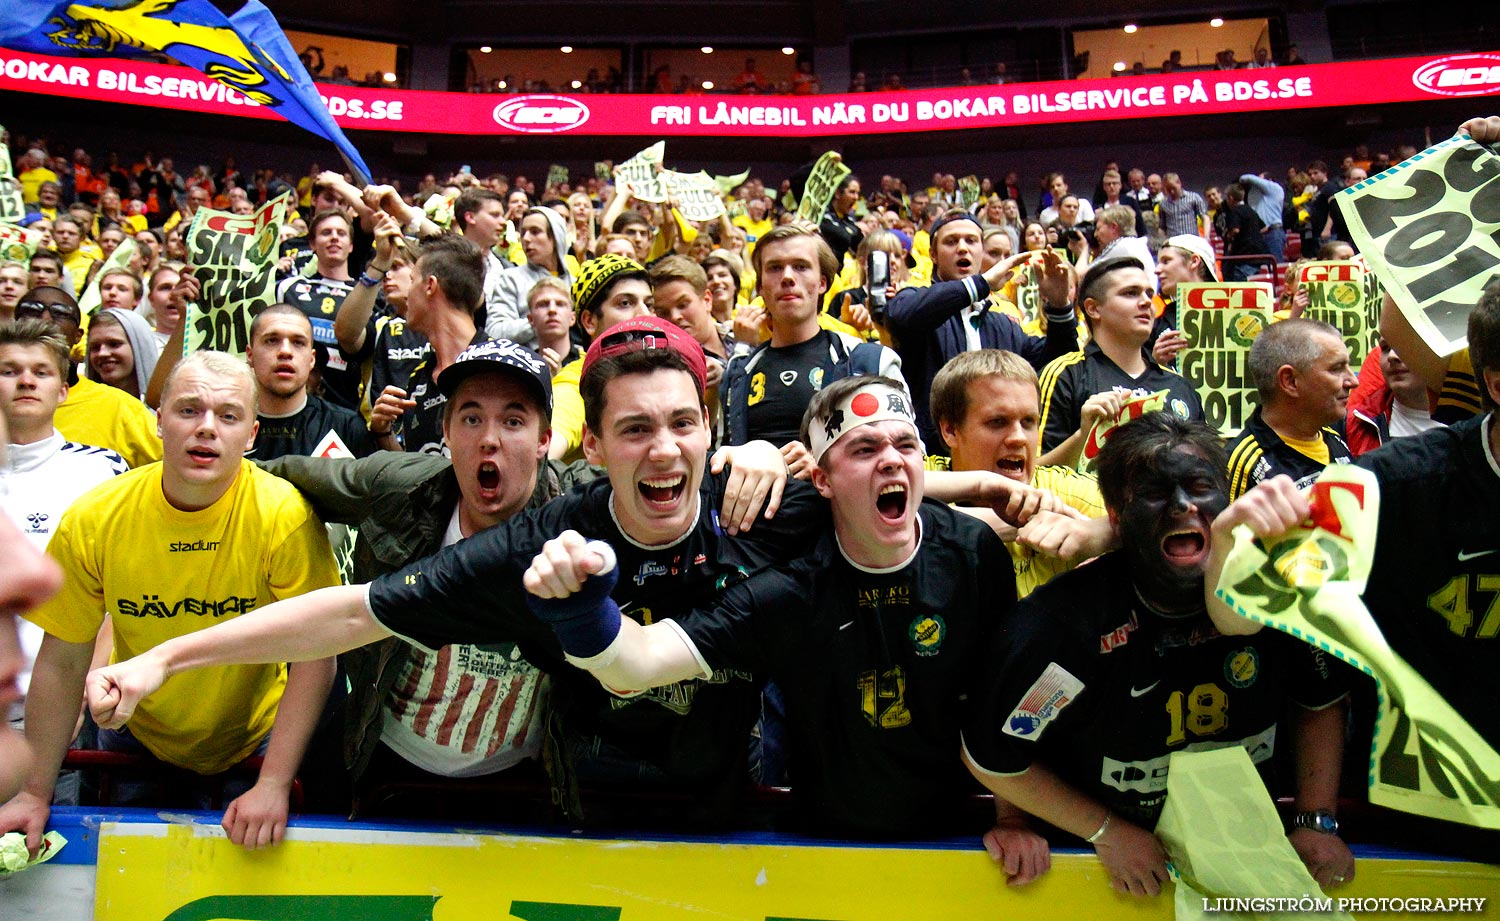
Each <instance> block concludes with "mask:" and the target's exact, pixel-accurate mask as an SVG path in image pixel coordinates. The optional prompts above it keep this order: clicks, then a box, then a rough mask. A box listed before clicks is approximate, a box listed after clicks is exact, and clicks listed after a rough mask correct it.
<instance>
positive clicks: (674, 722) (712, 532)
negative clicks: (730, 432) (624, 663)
mask: <svg viewBox="0 0 1500 921" xmlns="http://www.w3.org/2000/svg"><path fill="white" fill-rule="evenodd" d="M476 348H477V347H476ZM451 367H452V368H461V367H463V365H462V364H460V363H455V364H454V365H452V366H451ZM448 373H450V372H447V371H445V372H444V375H445V377H444V380H446V375H447V374H448ZM705 376H706V374H705V365H704V358H703V350H702V348H701V347H700V346H699V345H698V343H697V341H696V340H694V339H693V338H692V337H691V336H690V335H688V334H687V333H686V332H684V331H683V330H682V329H679V328H678V327H676V326H674V325H673V324H671V323H668V322H666V321H664V320H660V319H657V318H655V317H640V318H636V319H631V320H626V321H624V322H621V323H619V324H616V325H615V326H613V327H611V328H610V329H609V330H607V331H606V332H605V333H603V334H602V335H600V336H599V337H598V338H597V339H595V341H594V343H593V344H592V346H591V347H590V348H589V351H588V353H587V354H586V356H585V359H584V371H583V377H582V381H581V387H582V393H583V401H584V407H585V413H586V416H587V422H586V427H585V431H584V442H583V445H584V451H585V453H586V454H587V455H588V458H589V460H590V461H591V462H593V463H596V464H601V465H603V466H604V467H605V468H606V472H607V473H608V477H607V478H600V479H597V480H595V481H593V482H592V483H589V484H588V485H586V486H583V487H580V488H578V489H575V490H573V491H572V492H569V493H567V494H565V495H563V496H561V497H559V498H557V499H554V500H553V501H551V502H549V503H547V504H546V505H545V506H543V507H541V508H539V509H532V510H529V511H525V512H522V513H520V514H517V515H515V516H513V517H511V518H509V519H508V520H506V521H503V522H500V523H498V524H496V525H495V526H494V527H490V528H487V529H485V530H482V531H479V532H477V533H475V534H473V535H472V536H470V537H469V538H468V539H467V540H464V541H462V542H460V543H457V544H455V545H453V546H450V547H446V548H444V549H443V550H441V551H440V552H438V553H436V554H435V555H433V556H429V557H426V558H424V559H420V560H416V561H413V562H410V563H409V564H408V565H407V566H405V567H404V568H401V569H396V570H395V571H393V572H390V573H387V574H385V575H382V576H379V577H378V578H376V579H374V580H373V581H372V582H370V583H369V585H367V586H366V585H354V586H344V587H341V588H340V589H338V590H334V591H326V592H317V593H314V594H312V595H308V596H306V597H305V598H303V599H301V603H299V604H296V605H268V606H266V607H264V608H260V609H257V610H256V611H255V612H253V615H252V616H249V617H246V618H243V619H245V620H253V621H254V623H253V624H248V625H247V626H244V627H240V628H239V629H238V630H234V631H227V632H226V631H220V630H218V629H217V628H209V629H207V630H204V631H201V632H200V633H199V634H195V636H200V637H202V638H201V639H198V640H190V641H186V642H183V643H178V644H175V645H174V644H170V643H169V644H163V645H162V646H158V647H156V648H155V649H153V650H152V654H151V655H150V656H148V657H138V658H136V659H132V660H129V661H127V662H122V663H118V664H117V665H116V666H113V667H111V668H110V669H109V670H107V671H105V672H100V673H96V674H95V675H94V676H93V677H92V678H91V679H90V686H91V687H93V688H94V691H93V698H92V704H91V705H92V706H94V707H95V708H96V709H95V712H96V714H97V718H99V719H101V720H103V721H104V723H105V724H107V725H111V726H116V725H120V724H121V723H123V722H124V721H125V720H127V719H129V717H130V714H131V711H133V710H134V707H135V704H136V703H137V702H138V701H139V700H140V698H141V697H142V696H145V695H149V694H150V693H151V692H152V691H154V690H155V688H156V687H159V686H160V685H161V683H162V682H163V681H165V680H166V677H167V676H168V675H171V674H174V673H176V672H177V671H179V670H181V669H183V668H195V667H199V666H203V665H207V664H209V663H211V662H221V661H230V660H232V661H237V662H243V661H266V662H289V661H300V660H303V659H306V658H311V657H316V656H317V655H319V654H321V655H329V654H332V651H344V650H348V649H350V648H353V647H356V646H362V645H365V644H367V643H371V642H376V641H379V640H382V639H385V638H387V637H390V636H396V637H399V638H402V639H405V640H406V641H407V642H409V643H411V644H413V645H415V646H418V647H419V648H424V649H432V650H437V649H440V648H441V647H443V646H447V645H453V644H461V643H468V644H474V645H491V644H497V643H506V642H512V643H515V644H516V646H517V647H518V648H519V649H520V651H521V653H522V655H523V656H524V657H525V658H526V660H527V661H529V662H531V663H533V664H534V665H536V666H537V667H539V668H541V669H542V670H543V671H546V672H549V673H550V674H552V676H553V688H554V690H553V698H552V699H553V707H554V717H553V718H554V720H555V726H556V727H557V733H558V738H557V741H558V744H559V749H558V751H557V759H554V763H555V764H556V771H555V773H554V777H553V781H554V783H555V784H557V786H558V787H559V789H558V791H557V792H558V794H559V796H560V798H559V802H561V803H563V805H564V807H565V808H566V809H567V810H568V813H569V815H570V816H571V817H572V818H574V819H579V818H582V814H581V808H580V806H581V804H582V803H589V804H590V810H591V812H597V809H596V808H595V807H594V806H593V803H592V801H591V800H590V799H588V798H583V797H580V795H579V793H578V789H577V787H576V786H575V783H576V784H578V785H580V786H584V787H599V786H609V785H613V786H624V787H628V788H631V789H637V788H640V787H642V786H645V787H650V786H653V785H654V786H658V787H665V788H667V789H671V790H673V791H676V792H680V793H684V794H687V795H688V796H689V797H690V799H691V800H692V801H693V802H694V803H696V804H698V807H699V808H697V809H696V810H695V813H694V815H693V816H689V817H688V818H689V820H691V819H692V818H694V817H696V818H698V819H714V820H722V818H723V816H724V814H725V811H726V810H727V809H728V808H729V806H730V805H731V804H732V803H733V802H735V801H736V799H737V797H738V794H740V793H741V792H742V791H743V790H744V789H745V784H746V770H747V765H746V752H747V744H746V742H747V739H748V738H749V734H750V727H751V724H752V723H753V722H754V720H755V718H756V717H757V716H758V714H759V712H760V693H759V688H758V686H757V685H756V684H755V683H754V682H753V681H751V680H750V675H749V674H748V673H738V674H728V673H726V674H725V675H722V676H715V677H714V680H710V681H699V680H689V681H684V682H679V683H678V684H675V685H671V686H668V687H665V688H661V689H658V690H653V691H651V692H649V693H647V694H644V695H642V696H640V697H638V698H634V699H632V700H630V701H620V700H616V699H614V698H611V697H610V696H609V695H607V694H606V693H605V692H604V691H603V689H602V688H600V687H599V685H598V683H597V682H595V681H594V680H593V679H592V678H589V677H588V676H586V675H583V673H581V672H578V671H576V670H574V669H570V668H567V667H565V666H564V665H563V662H562V658H561V651H560V649H559V648H558V645H557V641H556V639H555V638H554V637H553V635H552V632H551V630H550V629H549V628H548V627H547V626H546V625H545V624H542V623H541V622H539V621H537V620H536V619H535V617H533V616H532V615H531V614H530V613H529V612H528V610H527V605H526V601H525V598H526V595H525V592H524V589H523V588H522V586H521V574H522V573H523V572H524V571H525V569H526V566H527V565H528V564H529V563H530V562H531V559H532V558H533V557H534V556H536V554H537V553H539V552H540V551H541V548H542V544H543V543H544V542H545V541H546V540H547V539H548V538H551V537H553V536H554V535H556V534H559V533H561V532H562V531H564V530H568V529H574V530H576V531H578V532H580V533H582V534H585V535H587V536H589V537H595V538H598V539H601V540H606V541H608V542H609V543H611V544H612V545H614V546H616V547H619V548H620V565H621V567H622V572H623V573H624V574H625V576H626V578H622V579H621V580H620V583H619V588H620V590H619V591H618V592H617V593H616V601H617V602H618V604H619V607H620V609H621V610H622V611H624V612H625V613H626V615H627V616H631V617H634V618H636V619H638V620H640V621H641V622H649V621H651V620H653V619H655V618H661V617H672V616H677V617H679V618H680V617H681V616H683V615H685V614H686V613H687V611H688V610H690V609H691V607H692V606H693V605H694V604H695V603H701V599H705V598H711V597H713V596H714V595H715V594H716V593H717V592H718V591H719V590H721V589H722V588H723V587H724V586H726V585H729V584H733V583H735V582H737V581H740V580H742V579H743V578H744V574H745V573H748V572H754V571H758V570H760V569H763V568H766V567H768V566H772V565H776V564H780V563H783V562H785V561H787V560H790V559H796V558H798V557H800V556H802V555H803V554H804V553H805V552H806V551H807V550H809V549H810V548H811V540H812V538H813V537H814V536H815V535H816V534H817V533H818V532H819V531H820V530H821V529H820V528H819V526H818V525H819V523H820V522H822V521H823V520H824V519H825V518H826V515H827V509H826V506H825V505H823V504H822V503H821V502H820V501H819V500H818V499H817V497H816V494H815V492H814V490H813V489H812V488H810V487H806V486H803V485H801V484H791V485H789V486H787V487H786V492H785V495H784V496H783V495H782V492H781V490H782V486H783V484H784V481H785V465H784V464H783V462H782V460H781V453H780V452H779V451H778V450H777V449H776V448H775V447H774V446H772V445H770V444H767V443H764V442H760V443H758V444H754V445H742V446H738V447H736V448H733V449H731V450H732V451H733V452H734V455H733V459H732V460H730V461H729V463H730V464H732V465H733V466H734V467H735V468H736V471H735V472H733V473H731V472H728V471H724V469H723V468H724V456H723V455H717V456H716V458H715V460H716V465H715V470H716V472H713V473H710V474H708V475H707V476H705V472H706V471H705V467H707V466H708V464H709V458H708V448H709V427H708V416H707V412H706V410H705V409H704V405H703V384H704V378H705ZM752 470H759V471H761V472H762V473H764V472H765V471H767V470H774V471H775V474H776V476H774V477H768V476H758V477H750V476H746V475H745V474H746V473H747V472H748V471H752ZM768 494H769V495H770V496H771V498H770V500H769V501H768V502H767V501H765V500H766V497H767V495H768ZM726 497H732V498H730V499H729V502H728V504H727V505H726ZM778 503H779V506H780V508H779V510H777V511H776V516H775V518H774V519H771V520H755V517H756V515H757V510H758V509H759V508H760V507H761V505H762V504H765V505H766V506H767V510H768V511H771V510H775V508H776V506H777V504H778ZM721 510H723V511H724V515H725V517H724V518H722V519H721V517H720V514H721ZM750 521H754V525H755V526H754V528H753V530H749V531H746V530H743V529H744V528H745V527H746V525H747V524H748V523H749V522H750ZM237 619H238V618H237Z"/></svg>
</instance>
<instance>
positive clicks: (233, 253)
mask: <svg viewBox="0 0 1500 921" xmlns="http://www.w3.org/2000/svg"><path fill="white" fill-rule="evenodd" d="M291 210H292V197H291V195H290V194H285V195H281V196H278V197H277V198H274V199H272V200H271V201H268V202H266V203H265V204H264V205H261V206H260V207H259V208H257V209H256V210H255V213H254V214H247V215H238V214H230V213H228V212H226V211H211V210H209V209H208V208H199V209H198V213H197V214H195V215H193V224H192V226H191V227H190V228H189V229H188V236H187V246H188V263H189V264H190V265H192V266H194V274H195V275H196V276H197V278H198V281H199V283H200V284H201V286H202V288H201V294H200V295H199V297H198V303H197V304H195V305H192V307H193V309H192V310H191V311H189V315H188V317H187V318H186V320H185V322H186V323H187V326H186V328H185V336H184V341H183V350H184V351H185V352H194V351H198V350H199V349H217V350H218V351H221V352H229V353H230V354H232V355H244V354H245V347H246V346H247V345H248V344H249V342H250V321H251V320H252V319H254V317H255V315H256V314H257V313H259V312H260V311H262V310H264V309H265V308H266V307H267V306H268V305H270V304H271V303H272V302H274V301H275V299H276V252H277V249H278V246H279V244H280V242H281V225H282V224H284V223H286V221H287V219H288V217H289V215H290V213H291Z"/></svg>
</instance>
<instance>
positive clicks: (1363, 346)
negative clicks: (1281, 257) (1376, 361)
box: [1297, 262, 1380, 369]
mask: <svg viewBox="0 0 1500 921" xmlns="http://www.w3.org/2000/svg"><path fill="white" fill-rule="evenodd" d="M1297 284H1298V286H1299V287H1300V288H1302V289H1304V290H1306V291H1307V309H1306V310H1305V311H1303V313H1302V315H1303V316H1304V317H1306V318H1307V319H1309V320H1317V321H1318V322H1320V323H1327V324H1328V325H1329V326H1332V327H1333V328H1334V329H1336V330H1338V331H1339V336H1340V337H1341V338H1342V339H1343V340H1344V348H1345V349H1346V350H1347V351H1348V353H1349V363H1350V364H1351V365H1353V366H1354V368H1356V369H1358V368H1359V366H1360V365H1361V364H1363V363H1364V360H1365V356H1366V355H1368V354H1370V349H1372V348H1374V347H1375V344H1376V341H1377V340H1378V339H1379V338H1380V334H1379V332H1378V331H1377V326H1376V325H1375V324H1372V323H1371V322H1370V316H1369V313H1368V311H1367V309H1366V304H1367V302H1366V300H1365V268H1364V266H1363V265H1362V264H1360V263H1358V262H1307V263H1303V265H1302V268H1301V269H1300V270H1299V271H1298V273H1297ZM1376 321H1377V323H1378V321H1379V314H1376Z"/></svg>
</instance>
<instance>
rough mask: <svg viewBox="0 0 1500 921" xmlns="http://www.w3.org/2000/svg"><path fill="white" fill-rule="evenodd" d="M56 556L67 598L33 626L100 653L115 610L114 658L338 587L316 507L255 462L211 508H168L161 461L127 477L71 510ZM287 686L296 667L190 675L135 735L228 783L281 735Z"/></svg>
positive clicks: (163, 695) (169, 687) (168, 689)
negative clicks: (272, 735)
mask: <svg viewBox="0 0 1500 921" xmlns="http://www.w3.org/2000/svg"><path fill="white" fill-rule="evenodd" d="M47 553H48V554H49V555H51V556H52V557H54V558H55V559H56V560H57V561H58V563H59V564H61V565H62V568H63V574H64V577H65V578H64V579H63V588H62V591H61V592H59V593H58V594H57V596H56V597H55V598H53V599H52V600H51V601H49V602H47V603H46V604H44V605H42V606H41V607H39V608H37V609H36V610H35V611H33V612H32V613H31V614H29V615H27V619H29V620H31V621H32V622H33V623H35V624H36V625H37V626H39V627H41V628H42V629H43V630H46V631H47V632H48V633H51V634H52V635H54V636H56V637H58V638H59V639H62V640H65V641H67V642H70V643H87V642H90V641H92V640H93V638H94V637H95V635H96V634H98V632H99V627H100V624H102V623H103V620H104V615H105V614H106V613H108V614H109V615H110V617H111V619H112V621H113V624H114V651H113V653H112V655H111V659H112V661H120V660H123V659H128V658H131V657H133V656H137V655H140V654H141V653H143V652H145V651H147V650H148V649H151V648H153V647H155V646H157V645H159V644H161V643H163V642H165V641H166V640H169V639H172V638H173V637H177V636H182V635H184V634H187V633H192V632H194V631H197V630H202V629H204V628H205V627H210V626H213V625H214V624H216V623H219V622H221V621H224V620H228V619H230V618H232V617H236V616H238V615H240V614H243V613H245V612H248V611H252V610H254V609H255V608H258V607H261V606H262V605H267V604H270V603H271V602H273V601H277V600H279V599H282V598H290V597H292V596H294V595H300V594H303V593H304V592H310V591H312V590H314V589H318V588H324V587H326V586H329V585H337V584H338V582H339V575H338V570H337V569H336V568H335V567H334V563H333V553H332V551H331V550H330V549H329V546H328V537H327V534H326V532H325V531H324V530H323V523H322V522H321V521H319V520H318V517H317V515H315V514H313V510H312V507H311V506H309V505H308V504H307V501H306V500H305V499H303V498H302V496H301V494H299V493H298V492H297V490H296V489H295V488H294V487H293V486H292V485H291V484H290V483H287V482H286V481H285V480H281V479H278V478H277V477H274V476H272V475H271V474H269V473H266V472H264V471H262V470H260V469H259V468H257V467H256V466H255V465H254V464H252V463H250V462H249V461H241V463H240V471H239V475H238V476H237V477H236V478H235V482H234V485H233V486H231V487H230V488H229V491H228V492H226V493H225V494H224V495H223V496H222V497H221V498H220V499H219V501H218V502H215V503H214V504H213V505H211V506H209V507H208V508H206V509H203V510H202V511H198V512H183V511H179V510H178V509H175V508H173V507H172V506H171V505H170V504H169V503H168V502H167V500H166V497H165V496H164V495H163V494H162V467H161V465H160V464H153V465H151V466H147V467H143V468H141V469H139V470H132V471H131V472H129V473H126V474H123V475H122V476H118V477H115V478H114V479H112V480H110V481H108V482H106V483H103V484H101V485H99V486H97V487H95V488H94V489H92V490H90V491H89V492H87V493H85V494H84V495H83V496H81V497H80V498H79V499H78V501H77V502H75V503H74V504H73V505H72V506H71V507H70V508H69V509H68V511H67V512H66V513H64V514H63V518H62V522H61V523H60V524H59V525H58V529H57V533H56V534H54V535H53V537H52V542H51V543H50V544H48V545H47ZM285 686H286V666H285V665H233V666H222V667H217V668H202V669H196V670H194V671H190V672H184V673H182V674H180V675H177V676H176V677H174V678H173V679H172V681H170V682H169V683H168V684H166V685H165V686H163V687H162V689H161V690H159V691H157V692H156V693H155V694H152V695H150V696H149V697H147V698H145V699H144V700H142V701H141V703H140V706H139V707H137V709H136V712H135V715H134V716H132V717H131V719H130V731H131V734H132V735H134V736H135V737H136V738H137V739H138V740H140V742H141V744H142V745H144V746H146V748H147V750H149V751H150V752H151V753H152V754H153V755H155V756H156V757H158V758H160V759H161V760H163V761H165V762H167V763H168V764H173V765H176V766H178V767H182V768H187V769H189V770H193V771H197V772H198V773H200V774H216V773H218V772H220V771H223V770H225V769H227V768H230V767H232V766H234V765H235V764H238V763H239V762H241V761H243V760H245V758H247V757H249V756H250V754H251V753H253V752H254V751H255V749H256V747H257V746H258V745H259V744H260V741H261V740H262V739H263V738H265V736H266V734H267V733H268V732H270V731H271V724H272V722H274V720H275V718H276V707H277V704H278V703H279V702H280V700H281V692H282V690H283V688H285Z"/></svg>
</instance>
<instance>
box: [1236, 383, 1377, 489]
mask: <svg viewBox="0 0 1500 921" xmlns="http://www.w3.org/2000/svg"><path fill="white" fill-rule="evenodd" d="M1340 424H1342V423H1340ZM1318 434H1319V435H1320V436H1322V438H1323V444H1324V446H1326V447H1327V448H1328V463H1330V464H1347V463H1349V462H1350V461H1352V460H1353V459H1354V458H1353V456H1352V455H1351V454H1350V453H1349V445H1348V444H1346V443H1345V442H1344V436H1343V435H1341V434H1339V432H1338V431H1337V430H1335V429H1332V428H1328V427H1326V426H1325V427H1324V428H1323V429H1322V430H1320V431H1319V433H1318ZM1324 466H1325V465H1324V464H1323V463H1322V462H1320V461H1316V460H1314V459H1312V458H1311V457H1308V456H1307V455H1306V454H1303V453H1302V452H1301V451H1298V450H1297V449H1296V448H1294V447H1292V446H1291V445H1289V444H1287V443H1286V442H1284V441H1282V440H1281V436H1280V435H1277V434H1276V431H1275V430H1274V429H1272V428H1271V427H1270V426H1269V425H1267V424H1266V420H1265V419H1263V418H1261V414H1260V407H1259V406H1257V407H1256V408H1255V412H1253V413H1251V414H1250V418H1249V420H1248V421H1246V422H1245V429H1244V431H1242V432H1240V434H1239V437H1237V438H1235V439H1234V440H1233V441H1231V442H1230V443H1229V500H1230V501H1231V502H1232V501H1234V500H1235V499H1238V498H1239V497H1240V496H1242V495H1244V494H1245V493H1246V492H1248V491H1249V490H1250V489H1252V488H1254V487H1255V486H1258V485H1260V484H1261V483H1264V482H1265V481H1266V480H1268V479H1270V478H1271V477H1273V476H1279V475H1281V474H1286V475H1287V476H1289V477H1291V478H1292V479H1294V480H1296V481H1297V488H1298V489H1306V488H1307V487H1309V486H1311V485H1312V484H1313V482H1314V481H1315V480H1317V478H1318V476H1319V475H1320V474H1321V473H1322V472H1323V469H1324Z"/></svg>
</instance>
